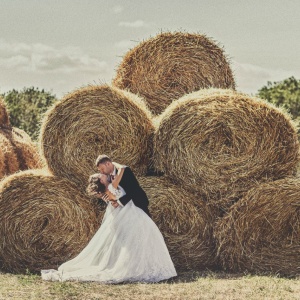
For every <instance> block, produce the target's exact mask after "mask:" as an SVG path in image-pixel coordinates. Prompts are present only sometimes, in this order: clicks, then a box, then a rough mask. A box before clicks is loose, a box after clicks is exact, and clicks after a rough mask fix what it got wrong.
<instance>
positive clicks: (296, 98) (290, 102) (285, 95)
mask: <svg viewBox="0 0 300 300" xmlns="http://www.w3.org/2000/svg"><path fill="white" fill-rule="evenodd" d="M258 96H259V97H260V98H262V99H266V100H267V101H269V102H271V103H273V104H275V105H277V106H283V107H284V108H286V109H287V111H289V112H290V114H291V115H292V117H293V119H298V118H299V117H300V80H297V79H295V78H294V77H290V78H288V79H285V80H283V81H280V82H273V83H271V82H268V84H267V86H264V87H262V88H261V89H260V90H259V91H258Z"/></svg>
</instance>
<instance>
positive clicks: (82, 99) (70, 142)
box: [40, 85, 154, 191]
mask: <svg viewBox="0 0 300 300" xmlns="http://www.w3.org/2000/svg"><path fill="white" fill-rule="evenodd" d="M153 131H154V127H153V124H152V122H151V113H150V112H149V110H148V109H147V107H146V105H145V103H144V102H143V101H142V100H141V99H140V98H138V97H137V96H135V95H133V94H131V93H128V92H125V91H121V90H119V89H118V88H114V87H110V86H108V85H103V86H90V87H86V88H82V89H79V90H77V91H75V92H73V93H70V94H68V95H67V96H66V97H65V98H64V99H62V100H61V101H60V102H58V103H57V104H56V105H55V106H54V107H52V108H51V109H50V110H49V111H48V112H47V114H46V117H45V119H44V121H43V124H42V129H41V138H40V140H41V148H42V153H43V154H44V156H45V158H46V161H47V164H48V167H49V169H50V170H51V172H52V173H53V174H54V175H56V176H58V177H63V178H68V179H69V180H71V181H73V182H75V183H76V184H77V185H78V187H79V188H81V190H83V191H85V188H86V182H87V180H88V177H89V176H90V175H91V174H93V173H94V172H95V166H94V164H95V160H96V158H97V156H98V155H99V154H102V153H105V154H107V155H109V156H110V157H112V158H113V159H114V160H116V161H120V162H122V163H124V164H126V165H129V166H130V167H131V168H132V169H133V170H134V172H135V173H136V174H139V175H144V174H146V172H147V168H148V165H149V164H150V156H151V155H150V153H151V145H152V138H153Z"/></svg>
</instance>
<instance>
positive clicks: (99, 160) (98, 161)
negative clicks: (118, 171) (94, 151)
mask: <svg viewBox="0 0 300 300" xmlns="http://www.w3.org/2000/svg"><path fill="white" fill-rule="evenodd" d="M107 161H111V159H110V158H109V157H108V156H107V155H105V154H100V155H99V156H98V157H97V159H96V167H98V166H99V165H100V164H104V163H106V162H107Z"/></svg>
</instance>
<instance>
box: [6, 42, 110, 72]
mask: <svg viewBox="0 0 300 300" xmlns="http://www.w3.org/2000/svg"><path fill="white" fill-rule="evenodd" d="M0 67H1V68H5V69H12V68H13V69H14V70H15V71H21V72H43V73H45V72H60V73H70V72H88V73H95V72H100V71H104V70H105V69H106V68H107V67H108V64H107V63H106V62H105V61H101V60H99V59H98V58H95V57H91V56H89V55H88V54H85V53H83V51H82V50H81V49H80V48H78V47H64V48H60V49H58V48H54V47H51V46H48V45H44V44H39V43H37V44H25V43H15V42H14V43H10V42H7V41H5V40H0Z"/></svg>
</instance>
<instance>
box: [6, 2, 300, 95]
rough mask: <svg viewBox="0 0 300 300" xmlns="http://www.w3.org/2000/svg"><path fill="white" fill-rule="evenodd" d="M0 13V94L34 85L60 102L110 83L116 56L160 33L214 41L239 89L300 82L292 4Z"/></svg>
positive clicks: (61, 5) (42, 8)
mask: <svg viewBox="0 0 300 300" xmlns="http://www.w3.org/2000/svg"><path fill="white" fill-rule="evenodd" d="M0 11H1V13H0V14H1V18H0V24H1V28H2V30H1V35H0V67H1V69H0V70H1V71H0V93H5V92H8V91H10V90H12V89H16V90H22V89H23V88H24V87H25V88H27V87H36V88H39V89H44V90H45V91H49V92H51V93H53V94H54V95H56V96H57V97H58V98H61V97H62V96H63V95H65V94H67V93H69V92H71V91H73V90H75V89H77V88H80V87H83V86H87V85H89V84H101V83H108V84H110V83H111V80H112V79H113V77H114V76H115V70H116V68H117V67H118V65H119V64H120V62H121V61H122V56H124V55H125V53H126V52H127V51H128V50H129V49H131V48H133V47H134V46H136V45H137V44H138V43H139V42H141V41H143V40H147V39H148V38H150V37H153V36H155V35H156V34H159V33H160V32H161V31H171V32H174V31H184V32H189V33H200V34H205V35H206V36H208V37H210V38H211V39H212V40H214V41H216V42H217V44H219V45H220V46H221V47H222V48H223V49H224V52H225V55H226V56H227V57H228V58H229V61H230V62H231V63H230V65H231V69H232V71H233V73H234V77H235V81H236V85H237V90H238V91H240V92H244V93H248V94H254V93H257V92H258V90H259V89H260V88H262V87H263V86H265V85H267V83H268V82H269V81H270V82H278V81H282V80H284V79H287V78H289V77H292V76H294V77H295V78H297V79H298V78H300V58H299V48H300V39H299V37H300V32H299V31H300V18H298V16H299V15H300V2H299V1H297V0H289V1H286V2H284V3H283V2H282V1H279V0H264V1H263V2H260V1H259V0H253V1H243V2H241V1H238V0H230V1H226V3H225V2H224V1H222V0H212V1H210V2H208V1H196V0H190V1H187V2H183V1H178V0H177V1H170V0H165V1H158V0H153V1H152V2H151V3H148V2H137V1H130V0H126V1H119V0H112V1H110V2H109V3H107V2H105V1H97V0H89V1H87V2H83V1H79V0H75V1H71V0H62V1H43V2H41V1H38V0H28V1H26V2H25V1H21V0H14V1H9V0H3V1H1V3H0Z"/></svg>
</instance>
